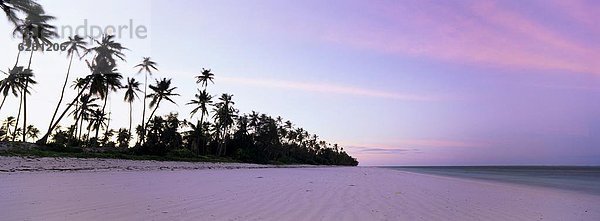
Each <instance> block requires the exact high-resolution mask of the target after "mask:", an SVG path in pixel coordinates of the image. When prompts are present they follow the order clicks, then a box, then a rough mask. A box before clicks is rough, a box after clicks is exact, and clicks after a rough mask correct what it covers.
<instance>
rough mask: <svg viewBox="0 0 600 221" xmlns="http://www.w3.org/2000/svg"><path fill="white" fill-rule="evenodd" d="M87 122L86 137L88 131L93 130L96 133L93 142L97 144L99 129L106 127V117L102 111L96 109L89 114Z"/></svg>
mask: <svg viewBox="0 0 600 221" xmlns="http://www.w3.org/2000/svg"><path fill="white" fill-rule="evenodd" d="M88 120H89V125H88V127H87V129H88V137H89V131H90V130H92V129H93V130H95V131H96V136H95V142H98V132H99V131H100V128H104V127H106V115H105V114H104V113H102V110H99V109H96V110H93V111H92V112H91V115H90V116H89V119H88Z"/></svg>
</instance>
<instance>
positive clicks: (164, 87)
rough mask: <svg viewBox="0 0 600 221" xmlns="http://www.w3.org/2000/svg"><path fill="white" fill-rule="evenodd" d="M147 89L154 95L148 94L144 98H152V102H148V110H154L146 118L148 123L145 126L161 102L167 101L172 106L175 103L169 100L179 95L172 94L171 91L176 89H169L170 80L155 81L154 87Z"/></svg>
mask: <svg viewBox="0 0 600 221" xmlns="http://www.w3.org/2000/svg"><path fill="white" fill-rule="evenodd" d="M149 87H150V89H152V91H154V93H152V94H148V95H147V96H146V98H152V101H150V108H152V107H154V110H153V111H152V113H151V114H150V117H149V118H148V122H146V124H148V123H150V120H151V119H152V117H153V116H154V113H155V112H156V110H157V109H158V106H159V105H160V102H161V101H163V100H167V101H169V102H171V103H173V104H176V103H175V101H173V100H172V99H171V97H173V96H179V94H175V93H173V91H174V90H175V89H177V87H171V79H166V78H163V79H162V80H160V81H158V80H157V81H156V85H150V86H149ZM144 130H145V128H144Z"/></svg>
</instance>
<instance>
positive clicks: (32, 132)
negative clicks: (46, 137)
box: [25, 125, 40, 139]
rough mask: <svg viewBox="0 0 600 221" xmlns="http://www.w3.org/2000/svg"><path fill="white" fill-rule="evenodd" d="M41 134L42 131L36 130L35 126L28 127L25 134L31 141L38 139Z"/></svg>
mask: <svg viewBox="0 0 600 221" xmlns="http://www.w3.org/2000/svg"><path fill="white" fill-rule="evenodd" d="M39 134H40V130H38V129H37V128H35V127H34V126H33V125H29V126H27V130H26V132H25V135H26V136H27V137H29V138H31V139H36V138H37V137H38V135H39Z"/></svg>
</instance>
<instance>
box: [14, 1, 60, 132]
mask: <svg viewBox="0 0 600 221" xmlns="http://www.w3.org/2000/svg"><path fill="white" fill-rule="evenodd" d="M36 9H37V11H35V13H28V14H27V17H26V18H25V20H24V21H23V23H22V24H19V25H17V27H16V28H15V30H14V31H13V35H14V36H17V35H21V38H22V39H23V41H24V43H25V44H26V45H28V46H31V47H32V48H33V49H35V48H39V47H44V45H49V44H51V43H52V41H51V40H50V39H52V38H54V37H57V36H58V34H57V33H56V31H55V29H56V27H55V26H53V25H50V24H48V22H50V21H52V20H54V19H56V18H55V17H53V16H50V15H46V14H45V13H44V11H43V9H42V8H41V7H39V8H36ZM34 51H35V50H31V54H30V55H29V64H28V65H27V69H31V62H32V60H33V52H34ZM17 62H18V61H17ZM27 85H28V82H27V81H26V82H25V87H26V88H27V87H28V86H27ZM17 118H18V117H17ZM26 127H27V93H23V129H25V128H26ZM25 134H26V133H23V140H25Z"/></svg>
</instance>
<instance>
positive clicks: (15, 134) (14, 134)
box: [12, 91, 23, 142]
mask: <svg viewBox="0 0 600 221" xmlns="http://www.w3.org/2000/svg"><path fill="white" fill-rule="evenodd" d="M22 95H23V92H22V91H21V99H19V100H20V102H19V111H18V112H17V121H16V122H15V129H14V130H13V137H12V141H13V142H14V141H15V139H16V138H17V129H18V128H19V120H20V119H21V107H23V96H22Z"/></svg>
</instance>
